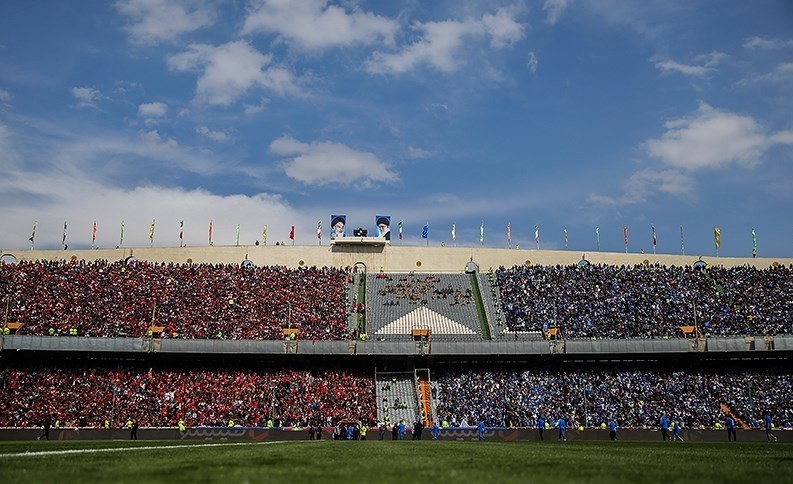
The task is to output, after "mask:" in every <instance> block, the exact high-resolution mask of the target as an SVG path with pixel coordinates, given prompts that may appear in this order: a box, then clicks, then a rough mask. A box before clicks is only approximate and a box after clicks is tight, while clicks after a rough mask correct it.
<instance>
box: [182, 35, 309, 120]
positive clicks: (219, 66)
mask: <svg viewBox="0 0 793 484" xmlns="http://www.w3.org/2000/svg"><path fill="white" fill-rule="evenodd" d="M271 61H272V56H271V55H264V54H262V53H260V52H259V51H257V50H256V49H255V48H253V47H252V46H250V45H249V44H248V43H247V42H244V41H235V42H229V43H227V44H223V45H220V46H217V47H215V46H211V45H207V44H191V45H190V46H189V47H188V49H187V50H186V51H185V52H182V53H180V54H176V55H173V56H171V57H170V58H169V59H168V64H169V65H170V67H171V68H172V69H176V70H178V71H192V70H200V71H202V72H201V75H200V76H199V78H198V81H197V84H196V101H198V102H201V103H207V104H212V105H222V106H228V105H230V104H233V103H235V102H236V101H238V100H239V99H240V98H242V97H243V96H244V95H245V94H246V93H247V92H248V90H250V89H252V88H254V87H261V88H264V89H267V90H269V91H271V92H273V93H275V94H278V95H282V96H283V95H285V94H289V93H296V92H297V91H298V88H297V85H296V82H295V79H294V77H293V76H292V73H291V72H289V71H288V70H287V69H285V68H283V67H279V66H271Z"/></svg>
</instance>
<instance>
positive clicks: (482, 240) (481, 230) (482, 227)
mask: <svg viewBox="0 0 793 484" xmlns="http://www.w3.org/2000/svg"><path fill="white" fill-rule="evenodd" d="M479 243H480V244H482V245H485V223H484V222H482V225H480V226H479Z"/></svg>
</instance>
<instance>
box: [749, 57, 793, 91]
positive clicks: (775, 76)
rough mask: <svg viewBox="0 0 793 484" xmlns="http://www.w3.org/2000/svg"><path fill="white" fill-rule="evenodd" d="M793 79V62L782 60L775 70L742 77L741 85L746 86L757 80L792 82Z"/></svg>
mask: <svg viewBox="0 0 793 484" xmlns="http://www.w3.org/2000/svg"><path fill="white" fill-rule="evenodd" d="M791 81H793V62H780V63H779V64H777V65H776V66H775V67H774V70H773V71H771V72H768V73H765V74H762V75H759V76H755V77H749V78H747V79H742V80H741V81H739V82H738V84H739V85H742V86H745V85H748V84H752V83H755V82H772V83H774V82H791Z"/></svg>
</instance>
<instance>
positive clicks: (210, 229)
mask: <svg viewBox="0 0 793 484" xmlns="http://www.w3.org/2000/svg"><path fill="white" fill-rule="evenodd" d="M209 245H212V221H211V220H210V221H209Z"/></svg>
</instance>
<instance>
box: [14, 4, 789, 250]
mask: <svg viewBox="0 0 793 484" xmlns="http://www.w3.org/2000/svg"><path fill="white" fill-rule="evenodd" d="M791 113H793V3H791V2H789V1H784V0H779V1H770V0H768V1H766V0H759V1H756V2H745V1H730V0H725V1H690V0H686V1H670V0H665V1H657V2H656V1H641V2H639V1H621V0H601V1H584V0H544V1H543V0H536V1H503V2H501V1H465V0H454V1H431V2H420V1H417V0H405V1H388V2H381V1H354V0H343V1H338V2H333V1H321V0H304V1H290V0H250V1H243V0H239V1H234V0H227V1H223V0H218V1H211V0H196V1H175V0H169V1H166V0H119V1H116V2H106V1H90V0H85V1H80V2H62V1H49V2H48V1H36V2H22V1H10V2H2V3H0V203H2V207H3V210H2V216H0V247H2V248H5V249H20V248H29V247H30V242H29V241H28V238H29V237H30V235H31V231H32V227H33V223H34V221H38V226H37V228H36V238H35V241H36V247H38V248H58V247H60V245H61V242H62V233H63V224H64V222H66V223H67V225H68V235H67V243H68V244H69V246H70V247H72V248H79V247H90V246H91V244H92V240H91V239H92V235H93V222H94V221H96V222H97V232H96V241H95V245H96V246H98V247H115V246H116V245H118V244H119V238H120V226H121V221H122V220H123V221H124V224H125V235H124V245H125V246H148V245H149V243H150V241H149V227H150V225H151V223H152V220H156V229H155V238H154V244H155V245H157V246H178V245H179V242H180V241H179V238H178V234H179V225H180V222H181V221H184V243H185V244H187V245H191V246H195V245H206V244H207V243H208V224H209V221H210V220H212V221H213V239H214V243H215V244H216V245H232V244H234V243H235V242H236V227H237V225H238V224H239V226H240V243H241V244H252V243H253V242H254V241H255V240H261V239H262V230H263V228H264V226H265V225H266V226H267V234H268V240H267V242H268V245H272V244H274V243H275V241H277V240H286V239H287V238H288V234H289V229H290V226H291V225H295V226H296V243H297V244H302V245H314V244H316V243H317V239H316V229H317V223H318V222H321V223H322V231H323V243H327V242H328V239H329V237H328V235H329V230H330V227H329V225H330V219H329V218H330V215H331V214H346V215H347V220H348V228H349V227H359V226H360V227H365V228H368V229H369V230H370V231H374V229H375V221H374V217H375V215H381V214H383V215H391V216H392V220H393V224H394V225H396V222H397V221H399V220H403V221H404V230H405V239H404V240H403V241H402V243H403V244H406V245H407V244H423V243H424V241H422V240H421V228H422V226H423V225H424V224H425V223H427V222H429V227H430V233H429V235H430V243H431V244H433V245H437V244H440V243H441V242H445V243H446V244H447V245H451V244H452V243H453V242H452V241H451V234H450V227H451V225H452V224H455V225H456V232H457V234H456V238H457V240H456V241H455V242H456V244H457V245H458V246H474V245H479V233H480V225H482V224H484V227H485V245H486V246H489V247H506V246H507V240H506V227H507V224H510V227H511V242H512V245H513V246H514V245H520V246H521V248H524V249H528V248H535V247H536V245H535V244H534V226H535V224H538V225H539V227H540V239H541V248H547V249H563V248H565V240H564V232H563V230H564V228H565V227H566V228H567V233H568V238H569V249H570V250H577V251H592V250H594V249H595V245H596V241H595V228H596V227H599V232H600V248H601V250H604V251H616V252H622V251H624V250H625V245H624V241H623V226H627V227H628V231H629V246H628V248H629V250H630V251H631V252H638V251H639V250H640V249H644V250H645V252H652V249H653V247H652V236H651V227H652V226H654V227H655V230H656V234H657V240H658V245H657V251H658V252H659V253H680V251H681V241H680V227H681V225H682V226H683V230H684V237H685V246H686V253H687V254H692V255H712V254H714V253H715V248H714V237H713V228H714V227H716V226H717V227H719V228H720V229H721V249H720V254H721V255H724V256H749V255H750V253H751V249H752V235H751V229H752V227H754V228H755V231H756V234H757V245H758V253H759V255H760V256H768V257H791V256H793V189H791V185H792V183H793V114H791ZM394 243H399V242H396V241H395V242H394Z"/></svg>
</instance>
